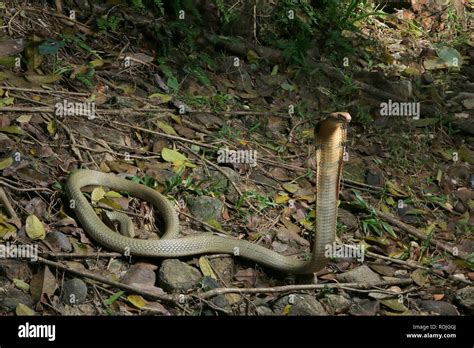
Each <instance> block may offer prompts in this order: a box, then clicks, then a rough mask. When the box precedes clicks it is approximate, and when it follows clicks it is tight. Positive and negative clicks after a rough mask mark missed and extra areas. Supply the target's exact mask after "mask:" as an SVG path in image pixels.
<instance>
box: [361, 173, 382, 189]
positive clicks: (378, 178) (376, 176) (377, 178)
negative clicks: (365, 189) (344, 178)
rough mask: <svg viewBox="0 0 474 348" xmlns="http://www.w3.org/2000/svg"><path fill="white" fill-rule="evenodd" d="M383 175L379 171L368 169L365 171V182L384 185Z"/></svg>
mask: <svg viewBox="0 0 474 348" xmlns="http://www.w3.org/2000/svg"><path fill="white" fill-rule="evenodd" d="M383 182H384V180H383V176H382V175H381V173H380V172H379V171H376V170H372V169H368V170H367V171H366V172H365V183H366V184H367V185H372V186H379V187H382V186H383Z"/></svg>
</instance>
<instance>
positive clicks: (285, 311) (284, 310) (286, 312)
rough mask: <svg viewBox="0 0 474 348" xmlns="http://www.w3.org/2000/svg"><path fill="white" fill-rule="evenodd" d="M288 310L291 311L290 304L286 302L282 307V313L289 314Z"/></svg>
mask: <svg viewBox="0 0 474 348" xmlns="http://www.w3.org/2000/svg"><path fill="white" fill-rule="evenodd" d="M290 311H291V305H290V304H287V305H286V306H285V308H283V315H288V314H290Z"/></svg>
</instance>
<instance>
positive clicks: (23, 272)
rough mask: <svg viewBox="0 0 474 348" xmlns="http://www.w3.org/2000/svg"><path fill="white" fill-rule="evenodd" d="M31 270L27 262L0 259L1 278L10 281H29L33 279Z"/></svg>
mask: <svg viewBox="0 0 474 348" xmlns="http://www.w3.org/2000/svg"><path fill="white" fill-rule="evenodd" d="M31 275H32V273H31V269H30V267H29V265H28V263H27V262H25V261H21V260H14V259H3V258H0V276H3V277H7V278H8V279H10V280H13V279H15V278H16V279H21V280H23V281H27V280H29V279H30V278H31Z"/></svg>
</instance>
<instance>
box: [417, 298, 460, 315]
mask: <svg viewBox="0 0 474 348" xmlns="http://www.w3.org/2000/svg"><path fill="white" fill-rule="evenodd" d="M420 307H421V309H423V310H425V311H427V312H430V313H435V314H439V315H459V312H458V310H457V309H456V307H455V306H453V305H452V304H451V303H448V302H444V301H432V300H424V301H421V302H420Z"/></svg>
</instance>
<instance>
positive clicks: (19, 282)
mask: <svg viewBox="0 0 474 348" xmlns="http://www.w3.org/2000/svg"><path fill="white" fill-rule="evenodd" d="M13 284H15V286H16V287H17V288H18V289H20V290H24V291H29V290H30V285H29V284H28V283H25V282H24V281H23V280H21V279H17V278H14V279H13Z"/></svg>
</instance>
